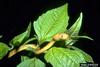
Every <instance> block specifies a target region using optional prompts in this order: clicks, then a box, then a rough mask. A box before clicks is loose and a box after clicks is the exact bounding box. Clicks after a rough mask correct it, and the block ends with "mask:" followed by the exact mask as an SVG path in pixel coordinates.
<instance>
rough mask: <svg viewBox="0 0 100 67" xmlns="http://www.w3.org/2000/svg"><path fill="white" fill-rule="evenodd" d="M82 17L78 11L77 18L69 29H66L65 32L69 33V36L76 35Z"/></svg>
mask: <svg viewBox="0 0 100 67" xmlns="http://www.w3.org/2000/svg"><path fill="white" fill-rule="evenodd" d="M82 18H83V15H82V13H80V16H79V18H78V19H77V20H76V22H75V23H74V24H73V25H72V26H71V27H70V29H68V31H67V33H69V34H70V35H71V36H77V35H78V33H79V31H80V28H81V25H82Z"/></svg>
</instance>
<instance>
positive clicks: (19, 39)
mask: <svg viewBox="0 0 100 67" xmlns="http://www.w3.org/2000/svg"><path fill="white" fill-rule="evenodd" d="M30 31H31V23H30V24H29V25H28V28H27V30H26V31H25V32H23V33H22V34H19V35H17V36H16V37H14V38H13V39H12V40H11V41H10V45H12V46H19V45H20V44H22V43H23V42H25V41H26V40H27V39H28V37H29V36H30Z"/></svg>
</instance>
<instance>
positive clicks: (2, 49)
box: [0, 42, 9, 60]
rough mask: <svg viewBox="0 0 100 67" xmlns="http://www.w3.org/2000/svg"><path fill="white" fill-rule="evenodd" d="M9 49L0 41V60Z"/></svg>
mask: <svg viewBox="0 0 100 67" xmlns="http://www.w3.org/2000/svg"><path fill="white" fill-rule="evenodd" d="M8 51H9V47H8V46H7V45H6V44H5V43H2V42H0V60H1V59H2V58H3V57H4V56H5V55H6V54H7V52H8Z"/></svg>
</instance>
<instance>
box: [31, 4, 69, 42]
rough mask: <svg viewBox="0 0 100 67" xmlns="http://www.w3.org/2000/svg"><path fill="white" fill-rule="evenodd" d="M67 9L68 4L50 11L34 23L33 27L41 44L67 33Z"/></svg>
mask: <svg viewBox="0 0 100 67" xmlns="http://www.w3.org/2000/svg"><path fill="white" fill-rule="evenodd" d="M67 9H68V4H65V5H63V6H60V7H58V8H55V9H52V10H48V11H47V12H46V13H45V14H43V15H41V16H40V17H39V18H38V19H37V21H35V22H34V24H33V26H34V29H35V32H36V34H37V36H38V39H39V42H40V43H43V42H44V41H50V40H51V39H52V36H54V35H55V34H57V33H62V32H65V31H66V27H67V26H68V19H69V17H68V11H67Z"/></svg>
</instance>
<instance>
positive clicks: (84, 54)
mask: <svg viewBox="0 0 100 67" xmlns="http://www.w3.org/2000/svg"><path fill="white" fill-rule="evenodd" d="M71 47H72V48H73V49H74V50H77V51H80V52H81V53H82V54H83V56H84V59H85V61H87V62H94V61H93V59H92V57H91V56H90V55H89V54H87V53H85V52H84V51H82V50H81V49H79V48H77V47H74V46H71Z"/></svg>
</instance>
